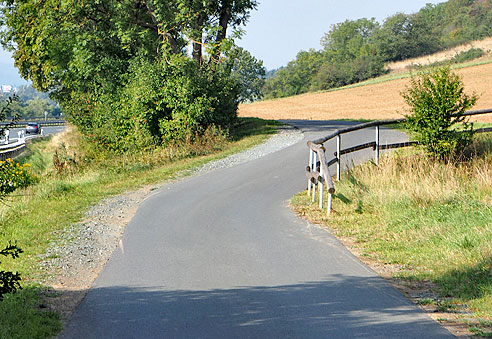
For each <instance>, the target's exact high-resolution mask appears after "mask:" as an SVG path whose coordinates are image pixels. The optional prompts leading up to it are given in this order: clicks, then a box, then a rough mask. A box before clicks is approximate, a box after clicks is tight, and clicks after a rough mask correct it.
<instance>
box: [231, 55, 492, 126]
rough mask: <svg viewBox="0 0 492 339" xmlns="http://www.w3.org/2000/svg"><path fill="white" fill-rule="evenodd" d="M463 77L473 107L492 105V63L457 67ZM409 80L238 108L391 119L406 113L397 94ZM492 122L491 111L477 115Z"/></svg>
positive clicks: (273, 114)
mask: <svg viewBox="0 0 492 339" xmlns="http://www.w3.org/2000/svg"><path fill="white" fill-rule="evenodd" d="M455 72H456V73H458V74H460V75H461V76H462V77H463V82H464V84H465V91H466V92H467V93H472V92H476V93H478V94H479V95H480V98H479V100H478V102H477V105H476V106H475V107H474V108H473V109H486V108H492V63H489V64H485V65H479V66H473V67H468V68H463V69H460V70H456V71H455ZM408 84H409V79H408V78H406V79H399V80H392V81H386V82H381V83H377V84H373V85H366V86H360V87H353V88H347V89H340V90H337V91H332V92H318V93H307V94H303V95H298V96H294V97H288V98H282V99H275V100H266V101H261V102H256V103H252V104H243V105H240V107H239V116H241V117H259V118H262V119H308V120H339V119H393V118H401V117H402V116H403V115H404V114H405V109H406V105H405V103H404V101H403V99H402V98H401V96H400V92H401V91H403V90H405V87H406V86H407V85H408ZM478 119H479V121H483V122H492V114H489V115H485V116H482V117H480V118H478Z"/></svg>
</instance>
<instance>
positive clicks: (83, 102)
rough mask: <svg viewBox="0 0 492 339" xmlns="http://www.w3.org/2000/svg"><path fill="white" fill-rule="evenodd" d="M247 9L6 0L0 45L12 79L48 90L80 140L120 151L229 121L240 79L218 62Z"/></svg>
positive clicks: (219, 0)
mask: <svg viewBox="0 0 492 339" xmlns="http://www.w3.org/2000/svg"><path fill="white" fill-rule="evenodd" d="M256 6H257V2H256V1H255V0H238V1H229V0H207V1H202V0H191V1H189V0H172V1H164V2H162V1H156V0H150V1H147V2H145V4H137V5H135V2H134V1H128V0H123V1H119V2H114V1H110V0H102V1H99V0H89V1H84V2H83V3H80V4H77V6H74V5H73V3H72V2H69V1H61V2H60V1H57V0H47V1H43V2H42V3H39V2H38V1H37V0H26V1H25V2H23V3H22V4H21V3H18V2H16V1H14V0H8V1H6V2H5V3H4V6H3V8H2V16H1V19H2V21H3V24H4V26H5V27H6V29H5V30H4V31H3V32H2V35H1V40H2V43H3V45H4V46H6V47H8V48H10V49H11V50H12V51H13V52H14V58H15V60H16V65H17V67H18V68H19V69H20V72H21V74H22V75H23V76H24V77H25V78H27V79H30V80H31V81H32V82H33V86H34V87H35V88H37V89H40V90H43V91H49V92H50V95H51V96H52V97H53V98H56V99H57V100H58V101H59V103H60V105H61V106H62V107H63V109H64V111H65V112H66V113H67V117H68V118H69V120H71V122H73V123H74V124H75V125H77V126H78V127H79V129H80V130H81V131H82V132H83V133H84V134H85V136H86V137H87V138H88V139H90V140H91V141H92V142H95V143H97V144H99V145H100V146H101V147H104V148H106V149H107V148H110V149H113V150H115V151H127V150H131V149H135V148H136V147H154V146H156V145H161V144H162V143H164V144H165V143H168V142H169V141H170V140H174V139H183V138H186V137H187V135H191V136H193V137H194V136H195V134H196V133H198V134H200V133H203V132H204V131H205V130H206V129H207V127H208V126H210V125H212V124H214V125H217V126H220V127H227V126H228V125H229V124H231V123H232V122H233V119H234V118H235V115H236V109H237V104H238V101H239V100H240V97H239V95H240V93H239V86H238V82H239V83H241V81H242V80H244V79H245V77H242V76H243V75H244V74H242V75H241V76H238V75H237V73H235V70H237V69H238V68H237V67H236V68H235V66H237V65H233V64H229V65H222V63H224V64H225V63H226V62H225V60H227V58H226V59H223V58H221V55H223V54H224V53H225V52H227V51H229V50H230V49H231V48H232V46H233V38H234V37H237V36H239V35H240V34H241V29H240V27H241V25H243V24H245V23H246V21H247V20H248V18H249V12H250V11H251V10H254V9H255V8H256ZM229 31H230V32H229ZM227 33H229V34H228V35H229V36H230V38H229V37H227ZM188 49H189V50H188ZM250 61H251V62H253V63H254V60H250ZM231 68H232V69H231ZM246 83H247V82H246ZM244 84H245V82H243V83H242V85H244ZM248 85H249V84H248ZM255 86H257V85H256V84H255ZM243 88H244V87H243Z"/></svg>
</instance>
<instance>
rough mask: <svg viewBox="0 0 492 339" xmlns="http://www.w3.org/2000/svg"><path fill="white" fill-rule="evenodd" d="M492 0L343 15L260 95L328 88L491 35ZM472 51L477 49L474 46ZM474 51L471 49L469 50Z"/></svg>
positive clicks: (267, 96)
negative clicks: (383, 14) (381, 15)
mask: <svg viewBox="0 0 492 339" xmlns="http://www.w3.org/2000/svg"><path fill="white" fill-rule="evenodd" d="M491 22H492V1H490V0H450V1H448V2H444V3H440V4H437V5H433V4H427V5H426V6H425V7H423V8H422V9H421V10H420V11H419V12H417V13H414V14H404V13H397V14H394V15H392V16H390V17H388V18H387V19H386V20H385V21H384V22H383V23H382V24H379V23H378V22H377V21H376V20H375V19H374V18H372V19H367V18H362V19H359V20H346V21H345V22H342V23H338V24H335V25H333V26H332V27H331V29H330V31H329V32H327V33H326V34H325V35H324V36H323V37H322V39H321V45H322V49H321V50H314V49H310V50H309V51H301V52H299V53H298V54H297V57H296V59H295V60H293V61H291V62H289V63H288V64H287V66H286V67H283V68H280V69H278V70H277V71H275V72H272V73H273V76H271V77H269V78H268V79H267V80H266V83H265V86H264V87H263V95H264V98H265V99H271V98H279V97H286V96H292V95H297V94H302V93H305V92H311V91H320V90H328V89H331V88H336V87H341V86H345V85H349V84H353V83H357V82H360V81H363V80H366V79H369V78H373V77H376V76H379V75H382V74H384V73H385V72H387V71H386V70H385V64H386V63H388V62H391V61H399V60H405V59H409V58H413V57H418V56H422V55H427V54H431V53H435V52H438V51H441V50H444V49H447V48H451V47H455V46H457V45H460V44H463V43H466V42H469V41H473V40H478V39H483V38H485V37H489V36H492V25H490V23H491ZM475 52H477V51H475ZM475 55H476V53H475Z"/></svg>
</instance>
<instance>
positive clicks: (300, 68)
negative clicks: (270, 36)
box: [263, 49, 325, 98]
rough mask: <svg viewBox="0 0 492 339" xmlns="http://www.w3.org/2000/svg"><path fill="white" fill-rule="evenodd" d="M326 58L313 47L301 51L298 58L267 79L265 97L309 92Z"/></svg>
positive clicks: (264, 90) (264, 89)
mask: <svg viewBox="0 0 492 339" xmlns="http://www.w3.org/2000/svg"><path fill="white" fill-rule="evenodd" d="M324 60H325V59H324V57H323V53H321V52H317V51H315V50H313V49H311V50H309V51H307V52H306V51H301V52H299V53H298V54H297V57H296V60H293V61H291V62H289V64H288V65H287V67H285V68H282V69H279V70H278V71H277V72H276V73H275V76H274V77H270V78H268V79H267V80H266V83H265V87H264V88H263V92H264V94H265V97H266V98H279V97H285V96H291V95H297V94H301V93H305V92H308V91H309V89H310V86H311V81H312V79H313V77H314V76H315V75H316V74H317V72H318V70H319V68H320V67H321V65H322V64H323V62H324Z"/></svg>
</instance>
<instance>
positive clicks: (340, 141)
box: [337, 134, 342, 181]
mask: <svg viewBox="0 0 492 339" xmlns="http://www.w3.org/2000/svg"><path fill="white" fill-rule="evenodd" d="M341 148H342V136H341V135H340V134H338V135H337V181H340V172H341V167H342V166H341V165H342V163H341V159H342V156H341V154H340V151H341Z"/></svg>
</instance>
